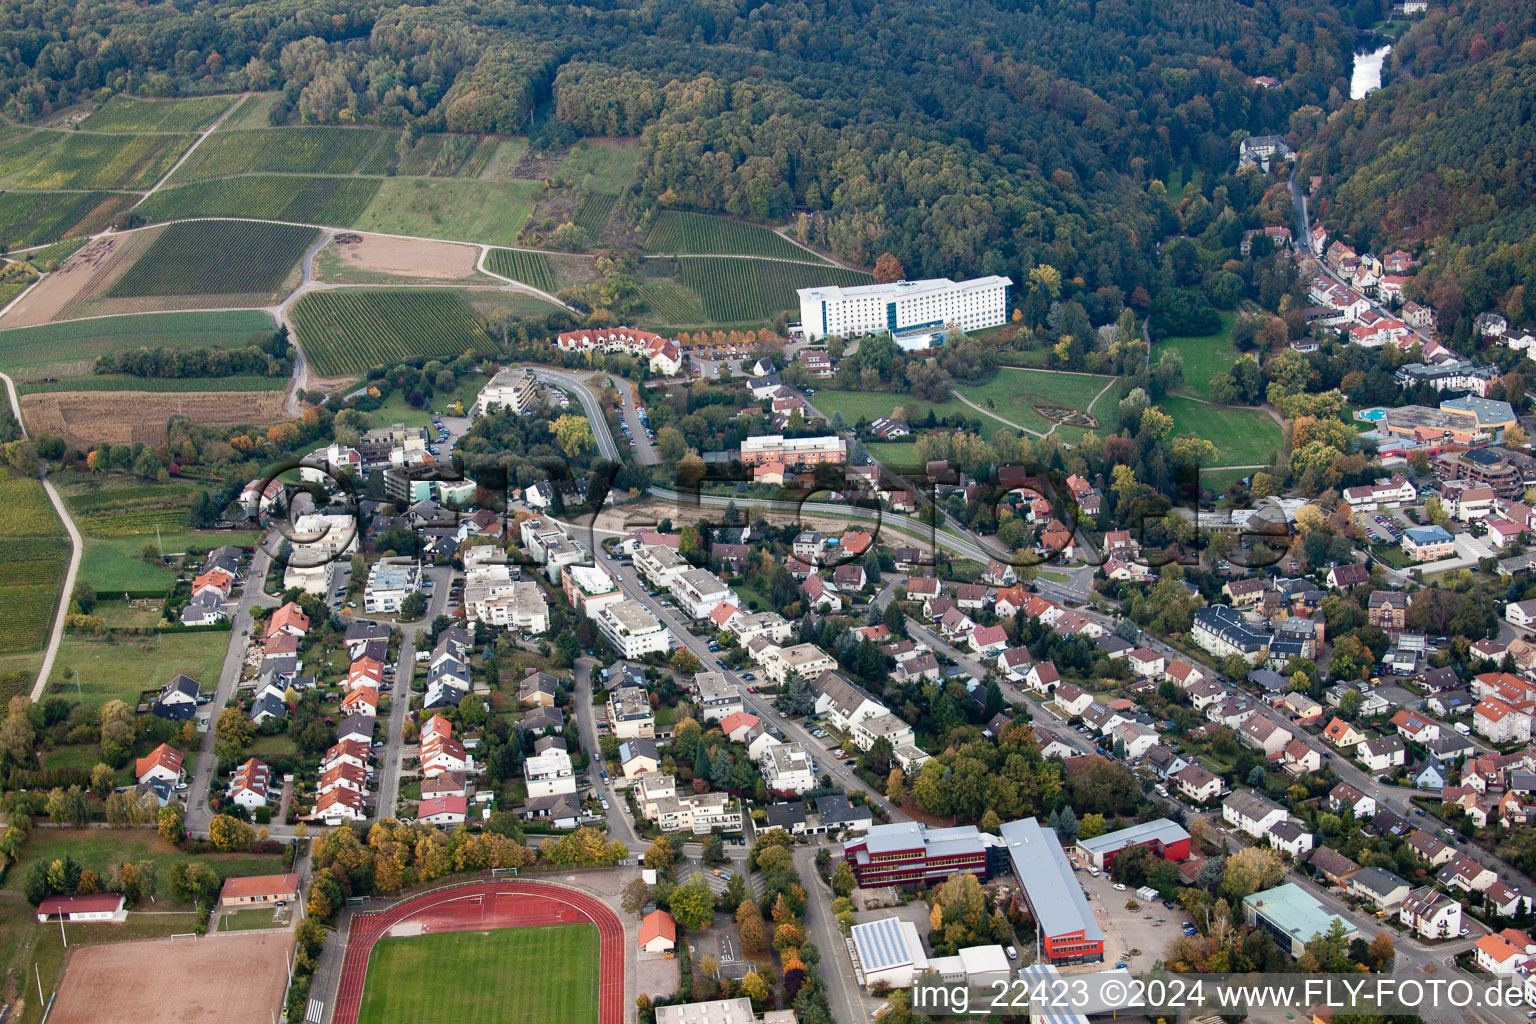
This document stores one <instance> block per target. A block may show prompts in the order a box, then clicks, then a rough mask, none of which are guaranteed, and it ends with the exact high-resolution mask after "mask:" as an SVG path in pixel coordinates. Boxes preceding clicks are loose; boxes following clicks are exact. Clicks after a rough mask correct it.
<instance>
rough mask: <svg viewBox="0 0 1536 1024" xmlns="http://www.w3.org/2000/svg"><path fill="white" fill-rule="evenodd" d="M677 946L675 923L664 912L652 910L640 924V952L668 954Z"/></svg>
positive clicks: (670, 916)
mask: <svg viewBox="0 0 1536 1024" xmlns="http://www.w3.org/2000/svg"><path fill="white" fill-rule="evenodd" d="M676 944H677V922H676V921H674V920H672V915H671V914H669V913H667V912H666V911H665V910H653V911H651V912H650V913H649V914H647V915H645V919H644V920H643V921H641V922H640V951H641V952H642V953H670V952H672V947H673V946H675V945H676Z"/></svg>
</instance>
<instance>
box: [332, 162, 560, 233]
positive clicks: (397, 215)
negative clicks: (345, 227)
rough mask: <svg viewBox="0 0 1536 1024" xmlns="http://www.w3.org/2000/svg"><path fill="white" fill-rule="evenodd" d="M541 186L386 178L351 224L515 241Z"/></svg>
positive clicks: (390, 230)
mask: <svg viewBox="0 0 1536 1024" xmlns="http://www.w3.org/2000/svg"><path fill="white" fill-rule="evenodd" d="M541 191H542V186H540V184H539V183H538V182H536V181H475V180H467V179H463V178H435V179H428V178H409V179H406V178H386V179H385V180H384V182H383V184H382V185H380V186H379V191H378V194H377V195H375V196H374V197H373V199H372V201H371V202H369V204H368V207H367V209H365V210H364V211H363V215H362V216H361V217H359V218H358V219H357V221H356V223H354V224H353V225H352V226H353V227H355V228H358V229H359V230H362V231H382V232H386V233H389V234H397V235H421V236H423V237H426V238H446V239H450V240H452V241H459V242H494V243H496V244H498V245H516V244H517V233H518V231H519V230H521V229H522V226H523V225H524V224H525V223H527V221H528V217H529V215H530V214H532V213H533V203H534V200H536V199H538V197H539V195H540V193H541Z"/></svg>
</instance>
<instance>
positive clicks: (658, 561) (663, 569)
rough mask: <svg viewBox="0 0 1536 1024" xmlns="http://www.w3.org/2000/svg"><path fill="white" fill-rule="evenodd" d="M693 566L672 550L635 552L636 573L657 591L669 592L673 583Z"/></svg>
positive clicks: (662, 548)
mask: <svg viewBox="0 0 1536 1024" xmlns="http://www.w3.org/2000/svg"><path fill="white" fill-rule="evenodd" d="M692 568H693V566H691V565H689V564H688V560H687V559H685V558H683V556H682V555H679V554H678V553H677V552H676V551H673V550H672V549H671V548H664V547H647V548H641V549H640V550H639V551H636V552H635V571H636V572H638V573H639V574H640V575H641V576H643V577H644V578H645V579H646V580H647V581H648V582H649V583H650V584H651V586H653V587H655V588H656V589H657V590H669V589H671V587H672V581H673V580H675V579H677V577H679V576H681V575H682V574H683V573H685V572H688V571H689V570H690V569H692Z"/></svg>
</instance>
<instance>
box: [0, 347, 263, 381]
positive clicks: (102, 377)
mask: <svg viewBox="0 0 1536 1024" xmlns="http://www.w3.org/2000/svg"><path fill="white" fill-rule="evenodd" d="M0 337H3V335H0ZM290 379H291V378H289V377H287V376H282V377H135V376H133V375H132V374H127V373H84V374H81V375H79V376H76V377H60V378H58V379H56V380H49V381H42V380H26V381H17V382H16V391H17V393H18V394H23V395H35V394H45V393H47V392H49V391H153V392H157V393H173V394H174V393H175V392H178V391H196V392H205V391H286V390H287V389H288V382H289V380H290Z"/></svg>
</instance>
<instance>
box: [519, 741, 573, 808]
mask: <svg viewBox="0 0 1536 1024" xmlns="http://www.w3.org/2000/svg"><path fill="white" fill-rule="evenodd" d="M523 778H524V779H525V780H526V781H527V783H528V795H529V796H531V797H533V796H554V795H555V794H557V793H574V792H576V773H575V771H574V770H572V768H571V755H570V754H568V753H566V752H565V751H564V750H561V749H560V748H558V747H550V748H549V749H548V750H546V751H544V753H542V754H538V755H536V756H534V757H530V758H528V759H527V760H525V761H524V762H523Z"/></svg>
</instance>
